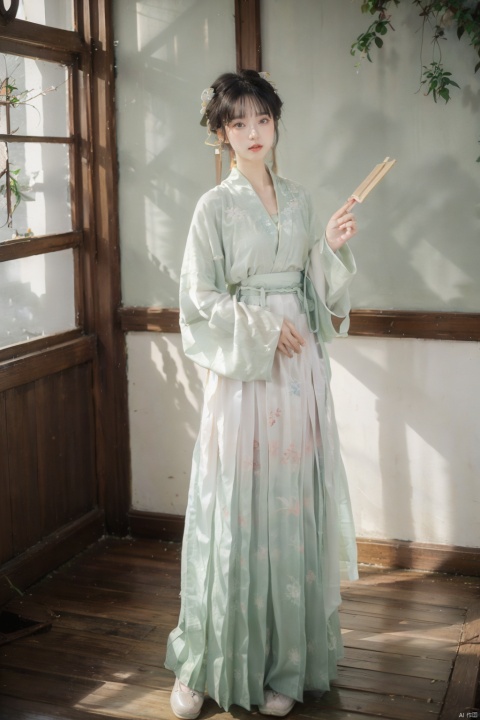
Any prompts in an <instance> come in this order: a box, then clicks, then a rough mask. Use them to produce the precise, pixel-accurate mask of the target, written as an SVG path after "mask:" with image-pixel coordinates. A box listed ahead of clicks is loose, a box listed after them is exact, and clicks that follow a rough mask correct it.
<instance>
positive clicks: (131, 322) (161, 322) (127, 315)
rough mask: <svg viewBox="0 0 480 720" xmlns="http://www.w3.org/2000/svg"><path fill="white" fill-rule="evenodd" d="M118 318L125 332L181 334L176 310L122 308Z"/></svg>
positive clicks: (119, 310)
mask: <svg viewBox="0 0 480 720" xmlns="http://www.w3.org/2000/svg"><path fill="white" fill-rule="evenodd" d="M118 317H119V320H120V326H121V328H122V330H123V331H124V332H168V333H178V332H180V327H179V324H178V317H179V311H178V310H177V309H175V308H157V307H121V308H119V309H118Z"/></svg>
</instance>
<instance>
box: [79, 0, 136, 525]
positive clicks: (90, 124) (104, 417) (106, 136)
mask: <svg viewBox="0 0 480 720" xmlns="http://www.w3.org/2000/svg"><path fill="white" fill-rule="evenodd" d="M112 8H113V2H112V0H77V2H76V19H77V26H78V28H79V30H80V33H81V34H82V40H83V41H84V43H85V45H86V46H87V47H88V48H90V50H91V53H90V56H89V58H88V59H87V58H86V57H84V58H83V59H82V64H81V67H80V70H81V72H82V81H83V83H84V84H85V85H86V87H87V94H86V97H87V98H88V100H87V101H86V102H85V103H84V105H83V107H82V108H81V112H80V118H79V120H80V125H81V132H82V140H83V141H84V143H83V153H84V154H83V155H82V170H83V174H82V183H83V197H84V206H83V224H84V227H85V253H84V260H83V263H84V264H83V270H82V273H83V278H84V286H85V288H86V292H87V293H89V288H90V293H89V294H88V295H87V296H86V298H85V307H84V313H85V329H86V331H87V332H91V333H95V334H96V335H97V337H98V345H97V348H98V357H97V362H96V363H95V366H94V368H95V374H94V377H95V381H94V393H95V411H96V426H97V471H98V477H99V496H100V504H101V507H102V508H104V510H105V519H106V525H107V530H108V532H110V533H113V534H120V535H122V534H125V533H126V531H127V525H128V520H127V512H128V509H129V507H130V444H129V429H128V401H127V371H126V347H125V337H124V334H123V333H122V330H121V328H120V324H119V322H118V318H117V315H116V311H117V308H118V307H119V305H120V303H121V280H120V241H119V225H118V167H117V146H116V122H115V118H116V110H115V57H114V45H113V40H114V38H113V16H112V15H113V10H112Z"/></svg>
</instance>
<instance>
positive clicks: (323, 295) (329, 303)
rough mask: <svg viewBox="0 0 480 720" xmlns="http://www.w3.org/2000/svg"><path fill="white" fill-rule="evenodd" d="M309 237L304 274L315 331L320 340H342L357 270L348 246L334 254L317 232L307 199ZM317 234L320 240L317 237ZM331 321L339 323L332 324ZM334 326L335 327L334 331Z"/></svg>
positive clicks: (346, 325) (346, 326)
mask: <svg viewBox="0 0 480 720" xmlns="http://www.w3.org/2000/svg"><path fill="white" fill-rule="evenodd" d="M308 207H309V210H308V212H309V216H310V217H309V223H310V235H311V237H312V238H313V239H314V240H313V246H312V248H311V250H310V254H309V258H308V263H307V269H306V274H307V276H308V279H309V281H310V283H309V285H310V287H312V286H313V288H312V291H314V292H315V296H316V297H315V306H316V315H317V325H318V326H319V329H318V332H319V333H320V334H321V336H322V338H323V340H325V341H327V342H328V341H330V340H332V339H333V338H335V337H345V336H346V335H347V332H348V328H349V325H350V309H351V305H350V295H349V291H348V288H349V286H350V283H351V282H352V279H353V277H354V275H355V273H356V271H357V267H356V264H355V259H354V257H353V254H352V251H351V250H350V248H349V247H348V245H346V244H345V245H343V246H342V247H341V248H340V249H339V250H337V252H333V250H332V249H331V248H330V246H329V245H328V243H327V241H326V238H325V234H324V233H323V234H321V235H320V233H318V231H317V226H316V219H315V213H314V212H313V209H312V206H311V200H310V198H308ZM319 235H320V237H319ZM334 318H338V319H339V322H337V323H335V324H334ZM335 325H336V326H337V327H338V325H339V327H338V330H337V329H336V327H335Z"/></svg>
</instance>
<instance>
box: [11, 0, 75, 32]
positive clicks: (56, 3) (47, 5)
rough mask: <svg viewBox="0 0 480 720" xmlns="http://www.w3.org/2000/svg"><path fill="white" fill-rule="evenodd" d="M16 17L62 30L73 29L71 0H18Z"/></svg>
mask: <svg viewBox="0 0 480 720" xmlns="http://www.w3.org/2000/svg"><path fill="white" fill-rule="evenodd" d="M17 18H19V19H20V20H28V21H29V22H34V23H38V24H39V25H50V26H51V27H56V28H62V30H74V25H73V2H72V0H20V5H19V9H18V13H17Z"/></svg>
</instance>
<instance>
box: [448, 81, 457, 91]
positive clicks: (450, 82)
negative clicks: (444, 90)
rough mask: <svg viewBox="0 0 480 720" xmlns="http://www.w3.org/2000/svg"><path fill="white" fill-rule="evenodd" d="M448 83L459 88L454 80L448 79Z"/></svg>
mask: <svg viewBox="0 0 480 720" xmlns="http://www.w3.org/2000/svg"><path fill="white" fill-rule="evenodd" d="M448 84H449V85H455V87H458V88H459V89H460V85H459V84H458V83H456V82H455V80H449V81H448Z"/></svg>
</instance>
